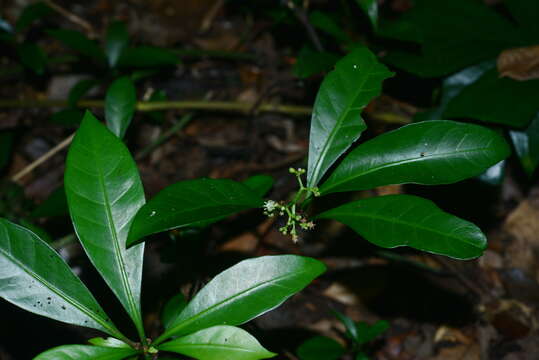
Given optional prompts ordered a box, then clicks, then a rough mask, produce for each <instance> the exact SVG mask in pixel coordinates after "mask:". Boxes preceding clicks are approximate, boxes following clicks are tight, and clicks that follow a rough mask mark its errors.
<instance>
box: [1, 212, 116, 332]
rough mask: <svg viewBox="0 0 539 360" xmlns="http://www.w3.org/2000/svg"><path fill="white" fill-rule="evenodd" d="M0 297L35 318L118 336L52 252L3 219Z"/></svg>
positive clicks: (91, 297)
mask: <svg viewBox="0 0 539 360" xmlns="http://www.w3.org/2000/svg"><path fill="white" fill-rule="evenodd" d="M0 296H1V297H2V298H4V299H6V300H7V301H9V302H10V303H12V304H14V305H17V306H18V307H21V308H23V309H24V310H27V311H29V312H32V313H35V314H38V315H43V316H46V317H49V318H52V319H55V320H59V321H62V322H66V323H69V324H75V325H80V326H86V327H90V328H94V329H98V330H101V331H104V332H106V333H108V334H111V335H117V334H119V332H118V330H117V329H116V328H115V327H114V325H113V324H112V323H111V322H110V320H109V318H108V317H107V315H106V314H105V312H104V311H103V309H102V308H101V307H100V306H99V304H98V303H97V301H96V300H95V299H94V297H93V296H92V294H91V293H90V291H89V290H88V289H87V288H86V286H84V284H83V283H82V282H81V281H80V280H79V278H77V277H76V276H75V275H74V274H73V272H72V271H71V269H70V268H69V266H68V265H67V264H66V263H65V262H64V260H63V259H62V258H61V257H60V256H59V255H58V254H57V253H56V251H54V250H53V249H52V248H51V247H50V246H48V245H47V244H46V243H45V242H44V241H42V240H41V239H40V238H39V237H38V236H37V235H35V234H34V233H33V232H31V231H29V230H28V229H25V228H23V227H21V226H19V225H16V224H13V223H11V222H9V221H7V220H5V219H0Z"/></svg>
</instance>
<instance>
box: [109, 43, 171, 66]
mask: <svg viewBox="0 0 539 360" xmlns="http://www.w3.org/2000/svg"><path fill="white" fill-rule="evenodd" d="M180 63H181V61H180V58H179V57H178V56H177V55H176V54H174V53H173V52H170V51H169V50H166V49H161V48H156V47H151V46H140V47H136V48H131V47H130V48H126V49H125V50H124V51H123V52H122V55H121V56H120V59H119V60H118V66H127V67H159V66H174V65H178V64H180Z"/></svg>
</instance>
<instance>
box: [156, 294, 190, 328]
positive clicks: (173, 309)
mask: <svg viewBox="0 0 539 360" xmlns="http://www.w3.org/2000/svg"><path fill="white" fill-rule="evenodd" d="M186 306H187V299H186V298H185V296H184V295H183V294H182V293H179V294H177V295H175V296H173V297H172V298H171V299H170V300H169V301H167V303H166V304H165V307H164V308H163V311H162V312H161V322H162V323H163V326H164V327H165V329H167V328H168V327H169V326H170V324H171V323H172V321H173V320H174V319H175V318H177V317H178V315H179V314H180V313H181V312H182V311H183V309H184V308H185V307H186Z"/></svg>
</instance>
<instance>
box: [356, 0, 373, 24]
mask: <svg viewBox="0 0 539 360" xmlns="http://www.w3.org/2000/svg"><path fill="white" fill-rule="evenodd" d="M356 1H357V4H358V5H359V7H361V8H362V9H363V11H365V13H366V14H367V16H368V17H369V20H370V21H371V24H372V26H373V28H375V29H376V28H377V27H378V0H356Z"/></svg>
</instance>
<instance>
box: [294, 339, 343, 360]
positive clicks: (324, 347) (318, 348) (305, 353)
mask: <svg viewBox="0 0 539 360" xmlns="http://www.w3.org/2000/svg"><path fill="white" fill-rule="evenodd" d="M344 352H345V349H344V348H343V346H342V345H341V344H339V343H338V342H337V341H335V340H333V339H331V338H328V337H326V336H316V337H313V338H311V339H309V340H307V341H305V342H304V343H303V344H301V345H300V346H299V347H298V350H297V354H298V357H299V358H300V360H338V359H340V358H341V356H343V355H344Z"/></svg>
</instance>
